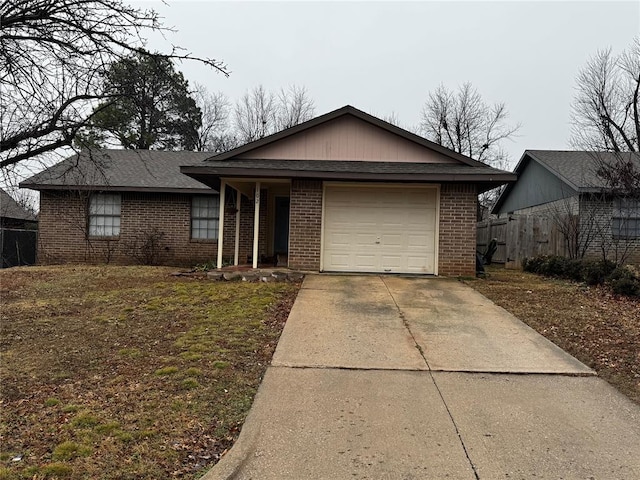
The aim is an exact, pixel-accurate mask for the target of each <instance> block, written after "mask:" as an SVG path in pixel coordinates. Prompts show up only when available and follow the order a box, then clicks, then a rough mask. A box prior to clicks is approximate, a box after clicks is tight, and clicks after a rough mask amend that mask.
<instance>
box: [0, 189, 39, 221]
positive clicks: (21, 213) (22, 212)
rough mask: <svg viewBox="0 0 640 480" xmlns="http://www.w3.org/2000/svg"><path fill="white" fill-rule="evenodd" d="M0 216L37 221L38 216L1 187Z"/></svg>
mask: <svg viewBox="0 0 640 480" xmlns="http://www.w3.org/2000/svg"><path fill="white" fill-rule="evenodd" d="M0 217H1V218H12V219H15V220H26V221H29V222H36V221H37V220H38V219H37V218H36V216H35V215H34V214H33V213H31V212H29V211H28V210H27V209H25V208H24V207H22V206H20V205H19V204H18V202H16V201H15V200H14V199H13V197H12V196H11V195H9V194H8V193H7V192H5V191H4V190H3V189H1V188H0Z"/></svg>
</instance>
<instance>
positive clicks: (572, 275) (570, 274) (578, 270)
mask: <svg viewBox="0 0 640 480" xmlns="http://www.w3.org/2000/svg"><path fill="white" fill-rule="evenodd" d="M564 277H565V278H568V279H570V280H574V281H576V282H582V281H583V280H584V262H583V261H582V260H577V259H567V261H566V263H565V265H564Z"/></svg>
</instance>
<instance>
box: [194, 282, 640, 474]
mask: <svg viewBox="0 0 640 480" xmlns="http://www.w3.org/2000/svg"><path fill="white" fill-rule="evenodd" d="M534 477H535V478H564V479H572V478H576V479H578V478H581V479H583V478H602V479H614V478H615V479H625V478H628V479H637V478H640V408H639V407H638V406H637V405H635V404H633V403H632V402H631V401H629V400H628V399H627V398H626V397H624V396H623V395H621V394H619V393H618V392H617V391H616V390H615V389H613V388H612V387H610V386H609V385H608V384H607V383H606V382H604V381H603V380H601V379H599V378H597V377H595V376H594V373H593V372H592V371H591V370H590V369H589V368H587V367H586V366H584V365H583V364H581V363H580V362H578V361H577V360H576V359H574V358H573V357H571V356H569V355H568V354H566V353H565V352H563V351H562V350H560V349H559V348H558V347H556V346H555V345H553V344H552V343H550V342H549V341H547V340H546V339H544V338H543V337H542V336H540V335H538V334H537V333H536V332H534V331H533V330H531V329H530V328H529V327H527V326H526V325H524V324H523V323H522V322H520V321H519V320H517V319H516V318H515V317H513V316H512V315H510V314H509V313H507V312H506V311H505V310H503V309H501V308H499V307H497V306H496V305H494V304H493V303H491V302H490V301H488V300H487V299H486V298H485V297H483V296H482V295H480V294H478V293H476V292H475V291H474V290H472V289H470V288H469V287H466V286H465V285H463V284H461V283H459V282H457V281H453V280H446V279H423V278H401V277H388V276H384V277H380V276H325V275H318V276H309V277H307V278H306V279H305V281H304V284H303V288H302V290H301V291H300V294H299V295H298V298H297V300H296V302H295V304H294V307H293V309H292V311H291V314H290V316H289V319H288V321H287V324H286V327H285V329H284V332H283V334H282V337H281V339H280V342H279V344H278V348H277V350H276V353H275V355H274V358H273V362H272V366H271V367H269V369H268V370H267V373H266V375H265V378H264V380H263V382H262V385H261V387H260V389H259V391H258V394H257V396H256V399H255V401H254V404H253V407H252V409H251V412H250V414H249V416H248V418H247V420H246V422H245V425H244V427H243V429H242V433H241V435H240V438H239V439H238V441H237V442H236V445H235V446H234V447H233V448H232V449H231V451H230V452H229V453H228V454H227V455H226V456H225V457H224V458H223V459H222V460H221V461H220V463H219V464H218V465H216V467H214V468H213V469H212V470H211V471H210V472H209V473H208V474H207V475H205V477H203V478H204V479H206V480H212V479H230V478H237V479H347V478H349V479H378V478H384V479H423V478H434V479H440V478H453V479H457V478H460V479H495V478H522V479H525V478H534Z"/></svg>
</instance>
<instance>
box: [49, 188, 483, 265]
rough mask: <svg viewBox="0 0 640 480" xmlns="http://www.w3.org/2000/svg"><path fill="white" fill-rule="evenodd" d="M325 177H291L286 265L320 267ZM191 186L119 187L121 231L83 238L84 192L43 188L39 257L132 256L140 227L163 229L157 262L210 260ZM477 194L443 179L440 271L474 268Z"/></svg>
mask: <svg viewBox="0 0 640 480" xmlns="http://www.w3.org/2000/svg"><path fill="white" fill-rule="evenodd" d="M322 195H323V188H322V181H319V180H297V179H293V180H292V182H291V201H290V205H291V207H290V208H291V210H290V231H289V267H290V268H294V269H300V270H309V271H318V270H320V250H321V245H320V238H321V233H322ZM260 197H261V203H260V233H259V237H260V238H259V255H268V254H269V253H270V252H267V241H266V240H267V232H268V228H267V219H268V212H267V206H268V201H267V200H268V190H262V191H261V196H260ZM191 198H192V195H190V194H159V193H122V206H121V227H120V236H119V237H117V238H113V239H100V238H87V234H86V232H87V212H86V204H87V199H88V197H87V196H86V195H81V194H78V193H77V192H74V193H72V192H47V191H43V192H41V195H40V216H39V219H40V224H39V232H40V233H39V245H38V259H39V261H40V262H41V263H64V262H92V263H102V262H113V263H122V264H124V263H136V262H137V261H139V260H138V259H136V258H134V257H133V256H132V254H131V248H130V246H131V244H132V243H133V242H134V241H135V239H136V238H139V237H140V236H141V235H143V234H144V232H148V231H151V230H153V229H157V230H158V231H160V232H162V234H163V236H162V239H161V240H160V245H161V249H160V251H159V254H158V259H157V260H158V262H157V263H162V264H167V265H184V266H191V265H194V264H197V263H203V262H207V261H212V260H213V261H215V259H216V256H217V254H216V252H217V240H207V241H202V240H191ZM476 202H477V194H476V188H475V186H474V185H466V184H443V185H442V186H441V190H440V225H439V231H440V236H439V255H438V274H439V275H443V276H458V275H464V276H473V275H475V237H476ZM253 212H254V208H253V199H247V198H246V197H243V199H242V208H241V212H240V218H241V225H240V247H239V262H240V264H246V263H249V260H250V257H251V255H252V251H253ZM235 218H236V216H235V212H233V211H232V208H231V204H230V203H228V205H227V208H226V211H225V223H224V249H223V258H224V260H225V262H226V263H230V262H231V261H232V260H233V254H234V241H235Z"/></svg>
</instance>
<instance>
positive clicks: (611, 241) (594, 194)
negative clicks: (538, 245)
mask: <svg viewBox="0 0 640 480" xmlns="http://www.w3.org/2000/svg"><path fill="white" fill-rule="evenodd" d="M603 165H605V166H606V165H613V166H615V167H616V168H617V169H619V168H622V167H624V166H625V165H627V166H628V167H630V168H631V170H632V171H635V172H640V154H638V153H611V152H585V151H554V150H527V151H525V152H524V154H523V155H522V158H521V159H520V162H519V163H518V165H517V166H516V168H515V171H514V173H516V174H517V175H518V181H517V182H516V183H513V184H510V185H508V186H507V187H506V189H505V190H504V192H503V193H502V195H501V196H500V197H499V199H498V201H497V202H496V204H495V206H494V207H493V210H492V213H493V214H494V215H497V216H498V217H513V216H514V215H515V216H533V217H546V218H549V219H552V220H553V222H554V223H555V224H556V225H555V227H556V228H560V229H561V230H562V229H565V231H568V233H570V234H571V233H574V235H569V236H570V237H573V238H567V241H571V242H574V243H576V244H577V245H574V246H573V250H574V251H578V252H580V251H582V252H584V253H585V256H586V257H591V258H603V257H606V258H608V259H610V260H613V261H618V262H620V261H627V262H630V263H640V203H639V201H638V200H639V199H638V197H637V195H636V196H629V195H628V192H625V191H624V189H622V190H621V189H612V188H611V187H610V185H609V183H608V182H607V181H605V179H604V177H603V175H602V166H603ZM576 220H577V221H576ZM570 222H575V223H574V224H575V226H576V228H575V230H574V231H573V232H572V229H571V228H567V227H571V225H569V223H570ZM563 223H564V225H563ZM534 233H535V232H527V234H528V235H533V234H534Z"/></svg>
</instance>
